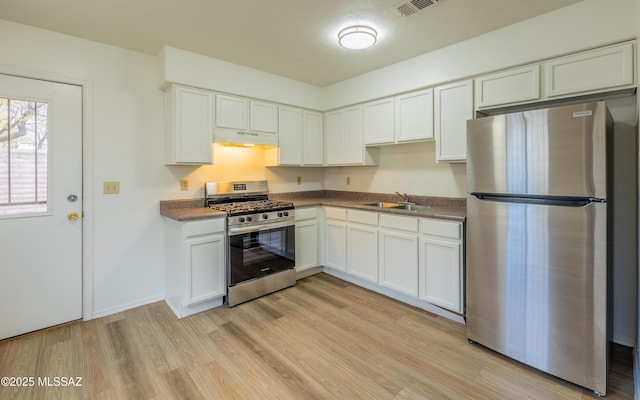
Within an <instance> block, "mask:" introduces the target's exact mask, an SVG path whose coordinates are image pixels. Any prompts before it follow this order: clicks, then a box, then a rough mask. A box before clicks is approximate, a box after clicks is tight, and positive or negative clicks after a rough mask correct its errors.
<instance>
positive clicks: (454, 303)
mask: <svg viewBox="0 0 640 400" xmlns="http://www.w3.org/2000/svg"><path fill="white" fill-rule="evenodd" d="M419 257H420V279H419V283H420V291H419V293H420V298H421V299H423V300H426V301H428V302H429V303H432V304H435V305H438V306H440V307H443V308H446V309H449V310H451V311H454V312H458V313H462V311H463V310H462V281H461V277H462V257H461V243H460V242H458V241H449V240H444V239H439V238H433V237H430V236H422V237H421V238H420V255H419Z"/></svg>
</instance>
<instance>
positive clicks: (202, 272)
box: [185, 234, 226, 306]
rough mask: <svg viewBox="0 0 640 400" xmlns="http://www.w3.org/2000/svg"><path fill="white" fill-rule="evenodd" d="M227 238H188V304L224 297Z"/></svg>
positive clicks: (213, 236)
mask: <svg viewBox="0 0 640 400" xmlns="http://www.w3.org/2000/svg"><path fill="white" fill-rule="evenodd" d="M224 243H225V237H224V235H222V234H216V235H206V236H197V237H193V238H187V239H186V240H185V244H186V251H187V254H186V257H187V276H186V284H187V288H186V296H185V297H186V304H187V306H191V305H193V304H196V303H200V302H203V301H206V300H211V299H215V298H218V297H222V296H224V295H225V293H226V290H225V289H226V287H225V279H224V272H225V260H224Z"/></svg>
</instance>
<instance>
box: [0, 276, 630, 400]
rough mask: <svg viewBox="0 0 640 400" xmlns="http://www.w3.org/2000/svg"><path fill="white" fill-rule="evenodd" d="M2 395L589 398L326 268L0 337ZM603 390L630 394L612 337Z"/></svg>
mask: <svg viewBox="0 0 640 400" xmlns="http://www.w3.org/2000/svg"><path fill="white" fill-rule="evenodd" d="M4 376H13V377H34V378H35V379H38V378H43V377H48V378H51V382H50V383H52V384H53V383H54V380H53V378H54V377H82V382H81V383H82V387H55V386H39V385H38V382H37V381H36V382H35V383H36V385H35V387H0V399H11V400H18V399H58V398H59V399H92V400H93V399H135V400H141V399H296V400H298V399H487V400H496V399H508V400H513V399H545V400H549V399H593V398H595V397H594V396H593V395H591V394H589V393H584V392H582V391H581V390H580V389H579V388H577V387H575V386H571V385H568V384H566V383H563V382H560V381H559V380H557V379H555V378H553V377H550V376H548V375H545V374H542V373H539V372H536V371H534V370H533V369H531V368H528V367H526V366H523V365H521V364H519V363H516V362H514V361H511V360H508V359H506V358H505V357H503V356H500V355H497V354H496V353H493V352H491V351H489V350H486V349H485V348H483V347H481V346H477V345H471V344H469V343H468V342H467V340H466V336H465V330H464V327H463V326H462V325H460V324H457V323H454V322H451V321H449V320H447V319H444V318H441V317H437V316H435V315H433V314H430V313H427V312H425V311H423V310H420V309H416V308H413V307H410V306H407V305H405V304H402V303H399V302H396V301H394V300H391V299H389V298H386V297H384V296H381V295H378V294H376V293H373V292H370V291H368V290H366V289H362V288H360V287H357V286H354V285H351V284H349V283H346V282H344V281H341V280H339V279H336V278H333V277H331V276H329V275H326V274H318V275H315V276H312V277H309V278H306V279H304V280H301V281H298V283H297V285H296V286H295V287H292V288H289V289H286V290H283V291H280V292H278V293H274V294H272V295H269V296H266V297H263V298H260V299H257V300H254V301H251V302H248V303H245V304H242V305H239V306H237V307H234V308H228V307H226V306H223V307H219V308H217V309H214V310H211V311H207V312H204V313H200V314H197V315H194V316H191V317H188V318H185V319H182V320H179V319H177V318H176V317H175V316H174V315H173V314H172V313H171V311H170V310H169V308H168V307H167V306H166V305H165V304H164V303H163V302H159V303H154V304H151V305H148V306H144V307H139V308H136V309H133V310H128V311H125V312H122V313H118V314H115V315H112V316H109V317H105V318H100V319H95V320H92V321H87V322H76V323H71V324H67V325H64V326H59V327H54V328H50V329H47V330H43V331H40V332H36V333H33V334H29V335H25V336H22V337H19V338H15V339H9V340H5V341H1V342H0V377H4ZM609 387H610V390H609V393H608V396H607V398H608V399H632V398H633V374H632V367H631V354H630V353H629V349H626V348H618V349H617V351H616V356H615V357H614V362H613V367H612V373H611V378H610V380H609Z"/></svg>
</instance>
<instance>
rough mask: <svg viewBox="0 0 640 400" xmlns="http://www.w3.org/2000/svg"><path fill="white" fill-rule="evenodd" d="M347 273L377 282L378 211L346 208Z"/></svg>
mask: <svg viewBox="0 0 640 400" xmlns="http://www.w3.org/2000/svg"><path fill="white" fill-rule="evenodd" d="M347 221H348V222H347V273H348V274H349V275H352V276H355V277H358V278H361V279H364V280H367V281H370V282H374V283H378V213H375V212H367V211H357V210H347Z"/></svg>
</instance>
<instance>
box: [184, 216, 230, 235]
mask: <svg viewBox="0 0 640 400" xmlns="http://www.w3.org/2000/svg"><path fill="white" fill-rule="evenodd" d="M225 222H226V218H215V219H207V220H202V221H192V222H185V223H184V229H183V230H182V233H183V235H184V237H189V236H198V235H207V234H210V233H217V232H224V227H225Z"/></svg>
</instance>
